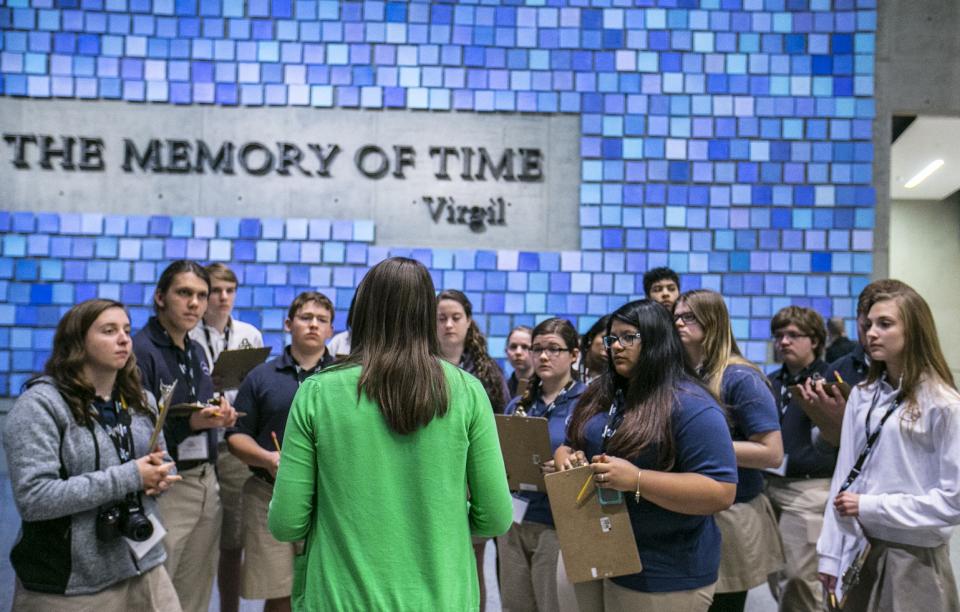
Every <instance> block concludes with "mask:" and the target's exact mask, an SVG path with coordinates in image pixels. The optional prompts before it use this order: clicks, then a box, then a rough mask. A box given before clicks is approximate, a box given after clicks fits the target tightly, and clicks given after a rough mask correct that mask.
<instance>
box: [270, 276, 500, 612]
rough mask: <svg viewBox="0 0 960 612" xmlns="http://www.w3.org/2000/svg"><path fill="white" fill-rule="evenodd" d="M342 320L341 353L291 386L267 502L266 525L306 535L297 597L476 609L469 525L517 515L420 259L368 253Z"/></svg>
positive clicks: (295, 536)
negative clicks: (345, 353) (372, 262)
mask: <svg viewBox="0 0 960 612" xmlns="http://www.w3.org/2000/svg"><path fill="white" fill-rule="evenodd" d="M350 321H351V332H352V342H351V345H350V356H349V357H348V358H347V359H346V360H344V361H342V362H340V363H339V364H336V365H334V366H332V367H330V368H327V369H325V370H323V371H322V372H320V373H318V374H315V375H314V376H312V377H310V378H309V379H307V380H306V381H304V382H303V384H302V385H301V387H300V389H299V391H298V392H297V395H296V396H295V397H294V400H293V406H292V407H291V408H290V414H289V417H288V420H287V427H286V432H285V435H284V440H283V450H282V452H281V456H280V470H279V472H278V473H277V482H276V485H275V488H274V496H273V501H272V502H271V504H270V512H269V516H268V522H269V526H270V531H271V532H272V533H273V535H274V537H276V538H277V539H278V540H280V541H285V542H290V541H297V540H306V545H305V550H304V553H303V554H302V555H300V556H298V557H297V559H296V560H295V563H294V586H293V596H292V597H293V608H294V609H297V610H301V609H305V610H476V609H477V608H478V607H479V600H480V597H479V592H478V588H477V583H476V568H474V567H471V564H472V563H474V557H473V555H472V554H471V550H470V539H469V536H470V535H471V534H473V535H477V536H486V537H493V536H497V535H500V534H502V533H504V532H505V531H506V530H507V529H508V528H509V527H510V522H511V520H512V516H513V508H512V504H511V501H510V492H509V490H508V488H507V480H506V472H505V470H504V466H503V457H502V455H501V454H500V445H499V442H498V440H497V431H496V426H495V424H494V418H493V411H492V410H491V409H490V401H489V400H488V399H487V394H486V392H485V391H484V389H483V387H482V386H481V385H480V383H479V382H478V381H477V380H476V379H474V378H473V377H471V376H467V375H466V374H465V373H464V372H463V371H461V370H459V369H458V368H457V367H455V366H453V365H451V364H449V363H447V362H446V361H444V360H443V359H441V357H440V346H439V343H438V341H437V311H436V298H435V294H434V288H433V281H432V280H431V278H430V274H429V272H428V271H427V269H426V268H424V267H423V265H422V264H420V263H418V262H417V261H415V260H412V259H407V258H402V257H394V258H391V259H387V260H385V261H382V262H380V263H379V264H377V265H376V266H374V267H373V268H372V269H371V270H370V271H369V272H368V273H367V275H366V276H365V277H364V279H363V281H361V283H360V286H359V287H358V288H357V293H356V298H355V302H354V305H353V308H352V311H351V318H350ZM468 489H469V491H470V495H471V497H470V502H469V504H467V503H466V500H465V499H464V496H465V492H466V491H467V490H468Z"/></svg>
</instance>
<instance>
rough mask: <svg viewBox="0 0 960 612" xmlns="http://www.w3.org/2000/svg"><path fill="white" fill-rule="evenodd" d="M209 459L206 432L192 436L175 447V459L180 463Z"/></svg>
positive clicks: (208, 444)
mask: <svg viewBox="0 0 960 612" xmlns="http://www.w3.org/2000/svg"><path fill="white" fill-rule="evenodd" d="M209 457H210V442H209V438H208V437H207V432H203V433H198V434H195V435H192V436H190V437H189V438H187V439H185V440H184V441H183V442H181V443H180V444H178V445H177V459H179V460H180V461H206V460H207V459H208V458H209Z"/></svg>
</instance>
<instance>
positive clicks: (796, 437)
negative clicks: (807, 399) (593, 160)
mask: <svg viewBox="0 0 960 612" xmlns="http://www.w3.org/2000/svg"><path fill="white" fill-rule="evenodd" d="M828 374H829V371H828V369H827V364H826V363H824V362H823V361H822V360H821V359H816V360H814V362H813V363H811V364H810V365H809V366H807V367H806V368H804V369H803V370H801V371H800V372H798V373H797V374H796V375H795V376H793V375H791V374H790V372H788V371H787V368H786V367H783V368H780V369H779V370H777V371H776V372H774V373H773V374H771V375H770V384H771V385H772V386H773V397H774V398H775V399H776V401H777V408H778V409H779V410H780V431H781V433H782V434H783V452H784V453H785V454H786V456H787V472H786V475H787V476H788V477H790V478H830V477H831V476H833V468H834V467H835V466H836V464H837V449H835V448H833V447H832V446H830V445H829V444H827V443H826V442H821V443H820V444H814V442H813V428H814V427H816V425H814V424H813V421H811V420H810V417H808V416H807V413H806V412H804V411H803V408H801V407H800V406H799V404H797V402H796V399H795V398H794V397H793V394H792V393H791V392H790V390H789V388H790V387H791V386H793V385H798V384H802V383H803V382H804V381H805V380H807V379H808V378H811V377H813V376H815V375H819V376H822V377H825V378H826V377H827V376H828ZM771 476H772V475H771ZM773 477H774V478H775V477H776V476H773Z"/></svg>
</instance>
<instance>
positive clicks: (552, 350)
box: [530, 344, 571, 357]
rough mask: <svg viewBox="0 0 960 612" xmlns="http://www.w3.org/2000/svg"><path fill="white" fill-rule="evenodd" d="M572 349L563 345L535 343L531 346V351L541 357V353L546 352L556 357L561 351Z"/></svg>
mask: <svg viewBox="0 0 960 612" xmlns="http://www.w3.org/2000/svg"><path fill="white" fill-rule="evenodd" d="M570 350H571V349H568V348H564V347H562V346H539V345H536V344H534V345H533V346H531V347H530V352H531V353H533V354H534V355H535V356H537V357H539V356H540V355H541V354H543V353H546V354H547V355H548V356H550V357H556V356H557V355H559V354H560V353H566V352H569V351H570Z"/></svg>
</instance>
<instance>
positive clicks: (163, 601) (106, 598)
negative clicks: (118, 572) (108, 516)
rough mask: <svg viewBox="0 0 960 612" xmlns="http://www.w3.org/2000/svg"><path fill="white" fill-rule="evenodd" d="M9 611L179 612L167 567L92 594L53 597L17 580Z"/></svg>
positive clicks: (158, 567) (159, 567) (155, 569)
mask: <svg viewBox="0 0 960 612" xmlns="http://www.w3.org/2000/svg"><path fill="white" fill-rule="evenodd" d="M11 609H12V610H17V612H51V611H53V610H70V612H113V611H114V610H116V611H117V612H120V611H123V610H151V611H154V612H180V602H179V601H178V600H177V592H176V591H174V590H173V584H171V582H170V576H169V575H168V574H167V570H166V568H164V567H163V566H162V565H158V566H157V567H155V568H153V569H152V570H150V571H148V572H147V573H146V574H143V575H142V576H134V577H133V578H128V579H126V580H124V581H123V582H120V583H118V584H115V585H113V586H112V587H110V588H108V589H104V590H103V591H100V592H99V593H94V594H92V595H52V594H50V593H38V592H36V591H28V590H27V589H25V588H23V585H22V584H20V581H19V580H17V581H16V586H15V587H14V593H13V607H12V608H11Z"/></svg>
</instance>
